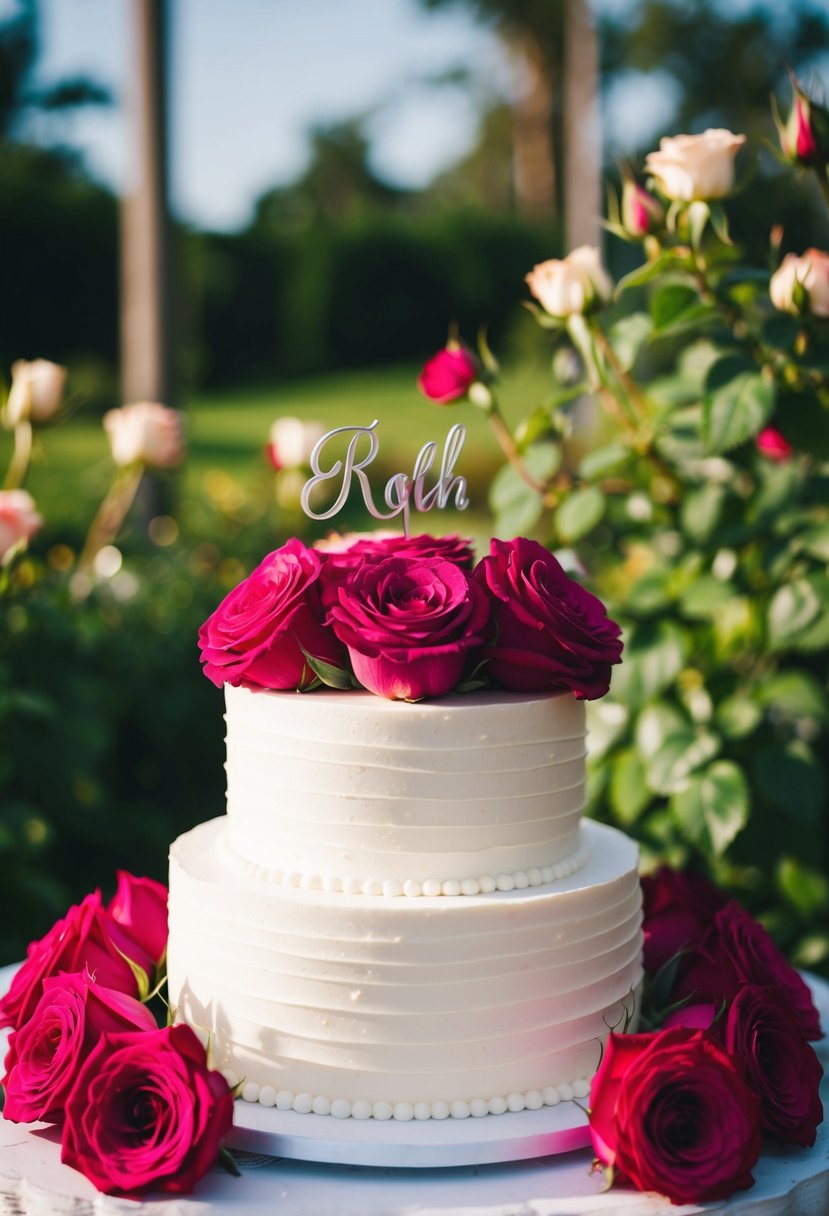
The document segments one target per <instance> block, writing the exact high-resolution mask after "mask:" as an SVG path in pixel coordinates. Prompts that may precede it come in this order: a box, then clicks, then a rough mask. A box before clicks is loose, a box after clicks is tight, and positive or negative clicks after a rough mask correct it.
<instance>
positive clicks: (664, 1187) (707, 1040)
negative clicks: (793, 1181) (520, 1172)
mask: <svg viewBox="0 0 829 1216" xmlns="http://www.w3.org/2000/svg"><path fill="white" fill-rule="evenodd" d="M758 1108H759V1101H758V1098H757V1095H756V1094H754V1093H753V1092H752V1090H751V1089H750V1088H749V1087H748V1086H747V1085H746V1083H745V1082H744V1081H743V1079H742V1077H741V1076H740V1073H739V1072H738V1070H737V1068H736V1067H735V1066H734V1064H733V1063H732V1061H731V1060H730V1059H729V1057H728V1055H727V1054H726V1052H725V1051H724V1050H723V1048H722V1047H721V1046H720V1045H719V1044H718V1043H717V1042H716V1041H715V1040H714V1039H713V1037H712V1036H711V1035H710V1034H708V1033H707V1032H706V1031H703V1030H689V1029H685V1028H683V1027H677V1028H675V1029H672V1030H662V1031H659V1032H658V1033H656V1034H611V1035H610V1038H609V1040H608V1042H607V1045H606V1047H605V1051H604V1056H603V1058H602V1063H601V1066H600V1068H599V1071H598V1072H597V1073H596V1076H595V1077H594V1079H593V1085H592V1088H591V1091H590V1132H591V1137H592V1140H593V1147H594V1149H595V1152H596V1156H597V1157H598V1158H599V1160H600V1161H601V1162H602V1164H604V1165H605V1166H609V1167H612V1169H613V1171H614V1178H615V1179H618V1180H619V1181H621V1182H629V1183H630V1184H631V1185H632V1186H634V1187H636V1188H637V1190H640V1191H658V1192H659V1193H660V1194H662V1195H666V1196H667V1197H668V1198H669V1199H670V1200H671V1202H672V1203H707V1202H709V1201H712V1200H716V1199H726V1198H728V1196H729V1195H731V1194H733V1193H734V1192H735V1191H740V1190H745V1189H746V1188H747V1187H749V1186H751V1185H752V1183H753V1178H752V1176H751V1171H752V1169H753V1168H754V1166H755V1164H756V1162H757V1158H758V1157H759V1155H760V1128H759V1117H758V1115H759V1110H758Z"/></svg>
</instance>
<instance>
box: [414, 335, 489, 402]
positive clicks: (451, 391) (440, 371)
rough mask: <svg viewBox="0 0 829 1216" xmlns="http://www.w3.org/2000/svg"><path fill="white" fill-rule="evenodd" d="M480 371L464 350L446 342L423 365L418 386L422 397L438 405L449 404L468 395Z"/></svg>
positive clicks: (458, 345)
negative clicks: (442, 347) (441, 348)
mask: <svg viewBox="0 0 829 1216" xmlns="http://www.w3.org/2000/svg"><path fill="white" fill-rule="evenodd" d="M479 371H480V365H479V363H478V360H477V359H476V358H475V356H474V355H473V354H472V352H471V351H470V350H468V349H467V347H465V346H463V345H462V344H461V343H459V342H449V343H447V345H446V346H445V347H444V349H443V350H439V351H438V353H437V354H436V355H433V356H432V358H431V359H429V361H428V362H427V363H426V364H424V367H423V370H422V372H421V373H420V375H419V376H418V379H417V384H418V388H419V389H420V391H421V392H422V393H423V395H424V397H428V398H429V400H430V401H434V402H436V403H437V404H438V405H448V404H449V402H450V401H457V399H458V398H459V397H463V396H465V395H466V393H468V392H469V388H470V386H471V385H472V383H473V382H474V381H475V380H477V378H478V372H479Z"/></svg>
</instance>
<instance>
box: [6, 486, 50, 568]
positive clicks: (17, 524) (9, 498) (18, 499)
mask: <svg viewBox="0 0 829 1216" xmlns="http://www.w3.org/2000/svg"><path fill="white" fill-rule="evenodd" d="M42 526H43V516H42V515H39V514H38V513H37V511H36V510H35V500H34V499H33V498H32V496H31V494H29V492H28V491H27V490H0V562H2V560H3V558H4V557H5V556H6V554H7V553H8V552H9V551H10V550H11V549H13V548H14V546H15V545H17V544H19V543H20V541H22V540H31V539H32V537H33V536H34V534H35V533H36V532H38V531H39V530H40V528H41V527H42Z"/></svg>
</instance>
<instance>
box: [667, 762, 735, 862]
mask: <svg viewBox="0 0 829 1216" xmlns="http://www.w3.org/2000/svg"><path fill="white" fill-rule="evenodd" d="M749 809H750V799H749V790H748V783H747V781H746V779H745V776H744V775H743V772H742V770H741V769H740V768H738V767H737V765H736V764H733V763H732V762H731V761H730V760H718V761H716V762H715V763H714V764H711V765H709V766H708V768H707V769H705V770H704V772H702V773H695V774H693V775H692V776H691V778H690V779H689V781H688V784H687V786H686V787H685V788H684V789H682V790H678V791H677V792H676V793H674V794H673V796H672V798H671V812H672V813H673V815H674V817H675V819H676V821H677V823H678V825H679V827H680V828H681V830H682V832H683V834H684V835H685V836H686V837H687V839H688V840H690V841H691V842H692V843H693V844H695V845H697V846H698V847H699V848H700V849H702V851H703V852H704V853H707V854H712V853H713V855H714V856H715V857H721V856H722V854H723V853H724V852H725V851H726V849H727V848H728V846H729V845H730V844H731V842H732V840H733V839H734V837H735V836H736V835H737V834H738V833H739V832H741V831H742V829H743V828H744V827H745V825H746V823H747V822H748V815H749Z"/></svg>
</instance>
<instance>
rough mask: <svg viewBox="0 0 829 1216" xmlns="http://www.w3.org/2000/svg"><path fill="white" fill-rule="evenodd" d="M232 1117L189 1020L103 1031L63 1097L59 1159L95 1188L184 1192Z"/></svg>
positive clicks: (228, 1095)
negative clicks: (134, 1030)
mask: <svg viewBox="0 0 829 1216" xmlns="http://www.w3.org/2000/svg"><path fill="white" fill-rule="evenodd" d="M232 1122H233V1091H232V1090H231V1089H230V1088H229V1086H228V1084H227V1082H226V1081H225V1079H224V1077H223V1076H222V1074H221V1073H220V1072H215V1071H213V1070H211V1069H210V1068H209V1067H208V1063H207V1054H206V1052H205V1049H204V1048H203V1047H202V1045H201V1043H200V1042H199V1040H198V1039H197V1038H196V1036H195V1034H194V1033H193V1031H192V1030H191V1029H190V1027H189V1026H181V1025H179V1026H168V1027H167V1028H165V1029H164V1030H155V1031H152V1030H146V1031H142V1032H138V1033H134V1034H131V1033H124V1034H106V1035H104V1036H103V1038H101V1039H100V1040H99V1041H98V1043H97V1044H96V1046H95V1047H94V1048H93V1049H92V1052H91V1053H90V1055H89V1056H88V1058H87V1060H86V1063H85V1065H84V1067H83V1068H82V1069H81V1071H80V1073H79V1075H78V1078H77V1080H76V1082H75V1085H74V1087H73V1089H72V1092H71V1093H70V1095H69V1098H68V1100H67V1102H66V1119H65V1123H64V1129H63V1143H62V1146H61V1154H60V1159H61V1161H63V1162H64V1163H65V1164H66V1165H71V1166H72V1168H73V1169H76V1170H80V1172H81V1173H82V1174H84V1175H85V1177H87V1178H88V1179H89V1180H90V1182H91V1183H92V1184H93V1185H94V1186H95V1187H97V1189H98V1190H99V1191H103V1192H104V1194H105V1195H124V1196H133V1195H137V1194H139V1193H140V1192H142V1191H145V1190H147V1189H148V1188H150V1187H153V1188H156V1189H158V1190H160V1191H166V1192H171V1193H173V1194H178V1195H187V1194H189V1193H190V1192H191V1191H192V1190H193V1187H194V1186H195V1185H196V1183H197V1182H198V1180H199V1179H200V1178H201V1177H203V1176H204V1175H205V1174H206V1173H207V1171H208V1170H209V1169H211V1168H212V1166H213V1165H214V1164H215V1161H216V1158H217V1156H218V1153H219V1149H220V1147H221V1143H222V1140H223V1138H224V1137H225V1136H226V1135H227V1133H228V1131H229V1130H230V1126H231V1124H232Z"/></svg>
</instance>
